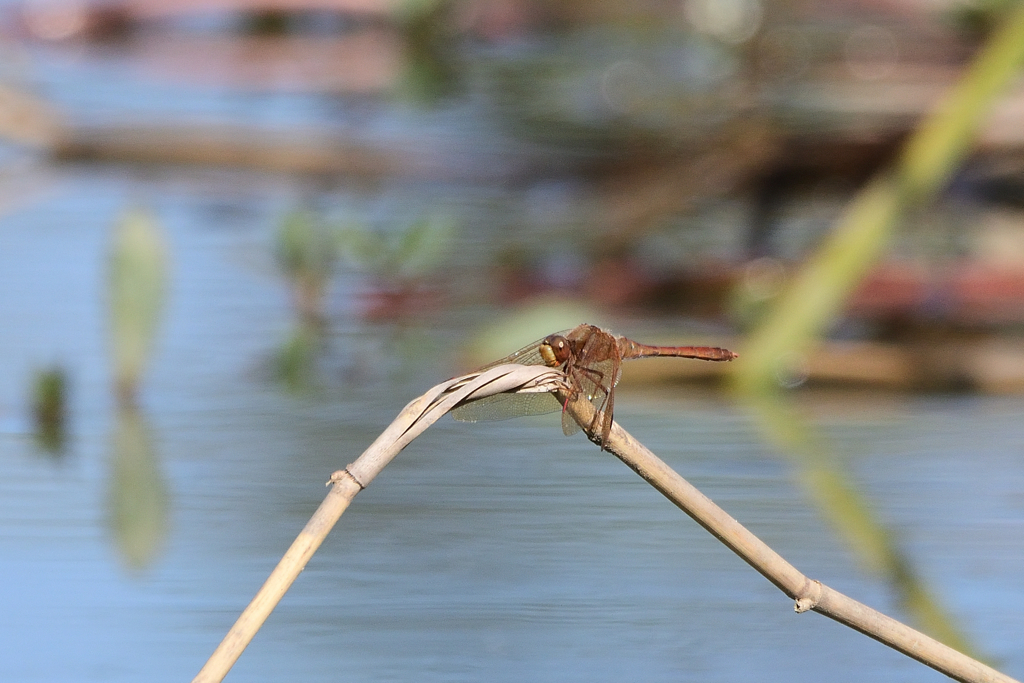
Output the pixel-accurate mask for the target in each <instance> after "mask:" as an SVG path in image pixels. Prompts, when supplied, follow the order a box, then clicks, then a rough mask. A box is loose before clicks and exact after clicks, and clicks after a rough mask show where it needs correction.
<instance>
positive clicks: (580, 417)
mask: <svg viewBox="0 0 1024 683" xmlns="http://www.w3.org/2000/svg"><path fill="white" fill-rule="evenodd" d="M558 396H559V400H560V401H562V402H563V403H565V402H566V401H568V404H567V405H566V411H567V412H569V414H570V415H571V416H572V417H573V419H575V420H576V421H577V423H579V425H580V426H581V427H582V428H583V429H584V431H586V433H587V435H588V437H589V438H590V440H591V441H593V442H594V443H597V444H600V442H601V435H600V428H599V426H600V425H601V424H602V421H601V420H598V421H595V419H594V417H595V414H596V410H595V408H594V406H593V405H592V404H591V403H590V401H588V400H586V398H585V397H583V396H576V397H575V398H574V397H571V396H570V395H569V394H568V393H565V392H558ZM602 445H603V446H604V447H605V449H606V450H608V451H610V452H611V453H613V454H614V455H615V456H616V457H617V458H619V459H620V460H622V462H624V463H626V465H628V466H629V467H630V469H632V470H633V471H634V472H636V473H637V474H639V475H640V476H641V477H642V478H643V479H644V480H646V481H647V483H649V484H650V485H651V486H653V487H654V488H656V489H657V490H658V491H660V492H661V493H662V495H664V496H665V497H666V498H668V499H669V500H670V501H672V502H673V503H674V504H675V505H676V506H678V507H679V509H681V510H682V511H683V512H685V513H686V514H688V515H689V516H690V517H692V518H693V519H694V521H696V522H697V523H698V524H700V525H701V526H702V527H704V528H705V529H706V530H707V531H709V532H710V533H711V534H712V535H713V536H714V537H715V538H717V539H718V540H720V541H721V542H722V543H724V544H725V545H726V546H727V547H728V548H729V549H730V550H732V551H733V552H734V553H736V554H737V555H739V556H740V557H741V558H742V559H743V560H744V561H746V562H747V564H749V565H750V566H751V567H753V568H754V569H756V570H757V571H758V572H759V573H760V574H761V575H762V576H764V577H765V578H766V579H768V580H769V581H771V582H772V583H773V584H775V586H776V587H778V588H779V590H781V591H782V592H783V593H785V594H786V595H788V596H789V597H790V598H792V599H793V600H795V601H796V602H795V605H794V608H795V610H796V611H797V612H798V613H800V612H806V611H807V610H814V611H815V612H819V613H821V614H824V615H825V616H827V617H830V618H831V619H834V620H836V621H838V622H839V623H841V624H845V625H847V626H849V627H850V628H853V629H856V630H857V631H860V632H861V633H863V634H865V635H867V636H870V637H871V638H874V639H875V640H877V641H879V642H881V643H884V644H885V645H888V646H889V647H891V648H893V649H894V650H898V651H899V652H902V653H903V654H905V655H907V656H908V657H912V658H913V659H916V660H917V661H919V662H921V663H922V664H925V665H927V666H930V667H931V668H933V669H935V670H936V671H940V672H942V673H944V674H946V675H947V676H949V677H950V678H954V679H956V680H958V681H969V682H971V683H976V682H982V681H985V682H992V683H996V682H998V683H1016V682H1015V679H1013V678H1010V677H1009V676H1006V675H1005V674H1003V673H1000V672H999V671H996V670H995V669H993V668H991V667H989V666H987V665H985V664H982V663H981V662H979V661H977V660H975V659H972V658H971V657H968V656H967V655H965V654H962V653H960V652H957V651H956V650H954V649H952V648H950V647H948V646H946V645H943V644H942V643H940V642H939V641H937V640H935V639H934V638H930V637H928V636H926V635H925V634H923V633H921V632H920V631H916V630H914V629H912V628H910V627H909V626H907V625H905V624H903V623H901V622H899V621H896V620H895V619H893V618H891V617H888V616H886V615H884V614H882V613H881V612H878V611H876V610H874V609H872V608H870V607H868V606H867V605H864V604H861V603H860V602H857V601H856V600H854V599H853V598H850V597H848V596H846V595H843V594H842V593H840V592H838V591H836V590H833V589H831V588H829V587H828V586H826V585H825V584H823V583H821V582H820V581H815V580H812V579H810V578H808V577H807V576H804V574H803V573H801V572H800V571H799V570H798V569H797V568H796V567H794V566H793V565H791V564H790V563H789V562H787V561H786V560H785V559H784V558H783V557H782V556H781V555H779V554H778V553H776V552H775V551H774V550H772V549H771V548H770V547H768V545H767V544H765V543H764V542H763V541H762V540H761V539H759V538H758V537H757V536H755V535H754V534H752V533H751V532H750V531H749V530H747V529H746V527H744V526H743V525H742V524H740V523H739V522H737V521H736V520H735V519H733V518H732V517H731V516H730V515H729V514H728V513H727V512H725V510H723V509H722V508H720V507H718V506H717V505H715V503H714V502H713V501H712V500H711V499H710V498H708V497H707V496H705V495H704V494H703V493H701V492H700V491H699V490H697V488H695V487H694V486H693V485H692V484H690V483H689V482H688V481H686V479H684V478H683V477H681V476H680V475H679V474H678V473H677V472H676V471H675V470H673V469H672V468H671V467H669V466H668V465H667V464H666V463H665V462H664V461H662V460H661V459H660V458H658V457H657V456H656V455H654V453H652V452H651V451H649V450H648V449H647V448H646V447H645V446H644V445H643V444H641V443H639V442H638V441H636V440H635V439H634V438H633V437H632V436H630V434H629V433H628V432H626V430H624V429H622V427H620V426H619V425H618V423H615V422H613V423H612V430H611V433H610V434H609V438H608V442H607V443H605V444H602ZM711 602H713V601H711V600H709V604H710V603H711Z"/></svg>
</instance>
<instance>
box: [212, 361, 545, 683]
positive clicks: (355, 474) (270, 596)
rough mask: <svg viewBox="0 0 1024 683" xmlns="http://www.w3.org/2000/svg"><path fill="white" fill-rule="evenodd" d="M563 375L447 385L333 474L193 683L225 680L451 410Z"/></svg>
mask: <svg viewBox="0 0 1024 683" xmlns="http://www.w3.org/2000/svg"><path fill="white" fill-rule="evenodd" d="M564 378H565V376H564V375H563V374H562V373H561V372H560V371H558V370H553V369H551V368H547V367H543V366H537V365H499V366H497V367H493V368H490V369H488V370H486V371H485V372H480V373H471V374H469V375H464V376H462V377H456V378H454V379H450V380H448V381H447V382H442V383H441V384H438V385H437V386H436V387H434V388H433V389H431V390H430V391H428V392H427V393H425V394H423V395H422V396H420V397H419V398H417V399H415V400H413V401H412V402H411V403H409V405H407V406H406V407H405V408H404V409H403V410H402V412H401V413H399V415H398V417H396V418H395V420H394V422H392V423H391V425H390V426H388V428H387V429H386V430H384V432H383V433H382V434H381V435H380V436H379V437H377V440H376V441H374V442H373V443H372V444H371V445H370V447H369V448H367V449H366V451H364V452H363V454H362V455H361V456H359V458H358V459H357V460H356V461H355V462H354V463H352V464H351V465H349V466H348V467H346V468H345V469H343V470H339V471H337V472H335V473H334V474H333V475H331V480H330V481H329V482H328V485H330V486H331V490H330V491H329V492H328V493H327V497H326V498H324V502H323V503H321V504H320V507H319V508H317V510H316V512H314V513H313V516H312V517H311V518H310V520H309V522H308V523H307V524H306V526H305V527H304V528H303V529H302V531H301V532H300V533H299V535H298V537H297V538H296V539H295V541H294V542H293V543H292V545H291V547H290V548H288V551H287V552H286V553H285V555H284V557H282V558H281V561H280V562H278V564H277V566H276V567H275V568H274V571H273V572H271V574H270V577H269V578H268V579H267V581H266V583H264V584H263V587H262V588H260V590H259V592H258V593H256V597H254V598H253V599H252V602H250V603H249V606H248V607H246V608H245V610H244V611H243V612H242V614H241V616H239V617H238V620H237V621H236V622H235V624H234V626H232V627H231V630H229V631H228V633H227V635H226V636H224V640H222V641H221V643H220V645H218V646H217V649H216V650H214V653H213V655H211V656H210V659H209V660H207V662H206V664H205V665H204V666H203V668H202V669H201V670H200V671H199V674H198V675H197V676H196V677H195V679H193V683H214V682H217V681H221V680H223V678H224V676H226V675H227V673H228V671H229V670H230V669H231V667H232V666H233V665H234V663H235V662H236V661H238V658H239V657H240V656H241V654H242V651H243V650H245V648H246V646H248V645H249V642H250V641H251V640H252V639H253V636H255V635H256V632H257V631H259V629H260V627H261V626H263V622H264V621H266V620H267V617H268V616H270V613H271V612H272V611H273V610H274V607H276V606H277V603H278V602H280V601H281V598H282V597H284V594H285V593H286V592H287V591H288V588H289V587H291V585H292V582H294V581H295V578H296V577H297V576H298V575H299V573H300V572H301V571H302V570H303V569H304V568H305V566H306V563H307V562H309V560H310V558H312V557H313V553H315V552H316V550H317V548H319V547H320V544H321V543H322V542H323V540H324V538H326V537H327V534H328V533H329V532H330V530H331V528H332V527H333V526H334V524H335V523H336V522H337V521H338V518H340V517H341V515H342V513H344V512H345V509H346V508H348V505H349V503H350V502H352V499H353V498H354V497H355V495H356V494H357V493H359V492H360V491H361V490H362V489H364V488H366V487H367V486H368V485H369V484H370V482H371V481H373V478H374V477H376V476H377V474H379V473H380V471H381V470H382V469H384V467H385V466H387V464H388V463H389V462H391V461H392V460H393V459H394V457H395V456H396V455H398V453H399V452H400V451H401V450H402V449H403V448H405V447H406V446H407V445H409V443H410V442H411V441H412V440H413V439H415V438H416V437H417V436H419V435H420V433H422V432H423V430H425V429H426V428H427V427H429V426H430V425H431V424H433V423H434V422H436V421H437V420H438V418H440V417H441V416H442V415H444V414H445V413H447V412H448V411H449V410H451V409H452V408H454V407H455V406H457V405H459V404H460V403H464V402H467V401H472V400H475V399H479V398H484V397H485V396H493V395H494V394H500V393H505V392H537V391H551V390H553V389H554V388H556V387H559V386H564V385H563V384H562V383H563V381H564Z"/></svg>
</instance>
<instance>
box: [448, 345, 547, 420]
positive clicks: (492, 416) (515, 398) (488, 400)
mask: <svg viewBox="0 0 1024 683" xmlns="http://www.w3.org/2000/svg"><path fill="white" fill-rule="evenodd" d="M556 334H564V333H563V332H556ZM543 341H544V340H543V339H538V340H537V341H535V342H533V343H532V344H528V345H526V346H524V347H523V348H521V349H519V350H518V351H516V352H515V353H513V354H510V355H508V356H505V357H504V358H502V359H500V360H496V361H494V362H493V363H488V364H487V365H485V366H483V367H482V368H479V369H478V370H477V372H479V371H482V370H487V369H489V368H493V367H496V366H498V365H504V364H506V363H515V364H517V365H545V363H544V359H543V358H542V357H541V355H540V345H541V343H542V342H543ZM561 407H562V406H561V404H560V403H559V402H558V399H556V398H555V397H554V396H553V395H552V394H550V393H519V394H495V395H494V396H487V397H485V398H482V399H480V400H478V401H473V402H471V403H466V404H465V405H461V406H459V407H458V408H455V409H454V410H452V417H454V418H455V419H456V420H459V421H460V422H485V421H492V420H509V419H512V418H514V417H525V416H527V415H543V414H544V413H553V412H555V411H556V410H559V409H561Z"/></svg>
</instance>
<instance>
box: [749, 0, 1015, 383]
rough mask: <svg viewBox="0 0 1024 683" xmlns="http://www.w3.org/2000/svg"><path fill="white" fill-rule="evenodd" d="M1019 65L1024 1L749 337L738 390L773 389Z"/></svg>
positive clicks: (963, 150)
mask: <svg viewBox="0 0 1024 683" xmlns="http://www.w3.org/2000/svg"><path fill="white" fill-rule="evenodd" d="M1022 63H1024V4H1020V5H1017V6H1016V7H1015V8H1014V9H1013V11H1011V12H1009V13H1008V14H1007V16H1006V19H1005V21H1004V22H1003V23H1002V25H1001V26H1000V27H999V28H998V29H997V30H996V32H995V33H994V34H993V36H992V38H991V39H990V40H989V42H988V43H987V44H986V45H985V47H984V48H983V49H982V50H981V52H980V53H979V54H978V56H977V58H976V59H975V61H974V63H973V64H972V65H971V66H970V68H969V69H968V70H967V73H966V74H965V75H964V77H963V78H962V79H961V81H960V82H959V83H958V84H957V85H956V86H954V87H953V88H952V89H951V90H950V92H949V93H948V95H947V96H946V98H945V99H944V100H943V101H942V102H941V103H940V104H939V106H938V107H937V108H936V109H935V110H934V111H933V112H932V113H931V114H930V115H929V116H928V117H927V118H926V119H925V120H924V121H923V122H922V124H921V125H920V126H919V127H918V129H917V130H916V131H915V132H914V134H913V136H912V137H911V139H910V140H909V141H908V143H907V146H906V148H905V149H904V151H903V154H902V155H901V156H900V158H899V160H898V162H897V164H896V167H895V168H894V169H893V171H892V172H890V173H888V174H884V175H882V176H880V177H878V178H876V179H875V180H874V181H873V182H871V183H869V184H868V185H867V187H865V188H864V189H863V190H862V191H861V192H860V194H859V195H858V196H857V197H856V198H855V199H854V200H853V202H852V203H851V204H850V205H849V207H848V208H847V210H846V211H845V213H844V214H843V216H842V217H841V218H840V220H839V224H838V225H837V226H836V229H835V231H834V232H833V233H832V234H831V235H830V236H829V238H828V239H827V240H826V241H825V243H824V244H822V246H821V248H820V249H819V250H818V251H817V252H816V253H815V254H814V255H812V256H811V258H810V259H809V260H808V261H807V263H806V264H805V265H804V267H803V268H802V269H801V271H800V272H799V273H798V274H797V275H796V276H795V277H794V279H793V280H792V282H791V283H790V284H789V286H788V287H787V288H786V290H785V291H784V292H783V294H782V295H781V296H780V297H779V300H778V301H777V303H776V304H775V306H774V308H773V310H772V311H771V312H770V313H769V315H768V316H767V317H766V319H765V322H764V323H763V324H762V325H761V326H760V327H759V328H758V329H756V330H754V331H753V332H752V333H751V334H750V336H749V337H748V339H747V341H746V343H745V344H744V347H743V361H744V362H743V363H741V364H737V366H736V368H735V381H736V384H737V386H738V387H739V388H740V389H746V390H754V389H760V388H765V387H768V386H770V385H772V384H773V383H774V381H775V376H776V373H777V372H779V371H780V370H785V369H786V368H781V367H780V364H781V363H782V362H783V361H784V359H786V358H792V357H793V356H794V354H797V355H799V354H803V353H806V352H807V351H808V350H809V349H810V348H811V346H812V345H813V344H814V342H815V340H816V339H817V338H818V337H819V336H820V335H821V334H822V333H823V332H825V330H826V329H827V328H828V326H829V325H830V324H831V322H832V320H833V319H834V318H835V316H836V315H837V314H838V313H839V312H840V311H841V309H842V306H843V304H844V302H845V301H846V300H847V298H848V297H849V296H850V293H851V292H852V291H853V289H854V288H855V287H856V285H857V283H858V282H859V281H860V280H861V278H862V277H863V276H864V274H865V272H867V270H868V269H869V268H870V267H871V265H872V264H873V263H874V262H875V261H876V260H877V258H878V256H879V255H880V254H881V252H882V250H883V249H884V248H885V246H886V244H887V242H888V239H889V237H890V235H891V234H892V232H893V230H894V229H895V227H896V225H897V224H898V222H899V220H900V218H901V217H902V216H903V214H904V213H905V212H906V210H907V209H908V208H910V207H912V206H914V205H915V204H919V203H921V202H924V201H927V200H929V199H931V198H932V197H933V196H934V195H935V194H936V193H937V192H938V191H939V190H940V189H941V188H942V187H943V186H944V184H945V183H946V182H947V181H948V180H949V178H950V177H951V176H952V174H953V172H954V170H955V169H956V167H957V166H958V165H959V164H960V163H961V161H962V160H963V158H964V157H965V156H966V154H967V152H968V150H969V149H970V146H971V144H972V142H973V140H974V138H975V136H976V134H977V131H978V128H979V127H980V125H981V123H982V122H983V119H984V116H985V115H986V114H987V112H988V111H989V108H990V107H991V105H992V103H993V101H994V100H995V99H996V97H998V96H999V94H1000V93H1001V92H1002V91H1003V90H1004V89H1005V88H1006V87H1007V85H1008V84H1009V83H1010V81H1011V80H1012V79H1013V77H1014V75H1015V74H1016V73H1017V72H1018V69H1019V67H1020V65H1021V64H1022Z"/></svg>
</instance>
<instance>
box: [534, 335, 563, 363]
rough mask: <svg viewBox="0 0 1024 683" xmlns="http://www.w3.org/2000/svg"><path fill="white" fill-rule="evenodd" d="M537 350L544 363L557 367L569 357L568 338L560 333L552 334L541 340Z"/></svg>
mask: <svg viewBox="0 0 1024 683" xmlns="http://www.w3.org/2000/svg"><path fill="white" fill-rule="evenodd" d="M539 350H540V355H541V358H543V359H544V363H545V365H547V366H548V367H551V368H557V367H558V366H559V365H562V364H563V363H565V361H566V360H568V359H569V353H570V348H569V340H568V339H566V338H565V337H563V336H562V335H560V334H553V335H551V336H549V337H547V338H545V339H544V341H542V342H541V344H540V349H539Z"/></svg>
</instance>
